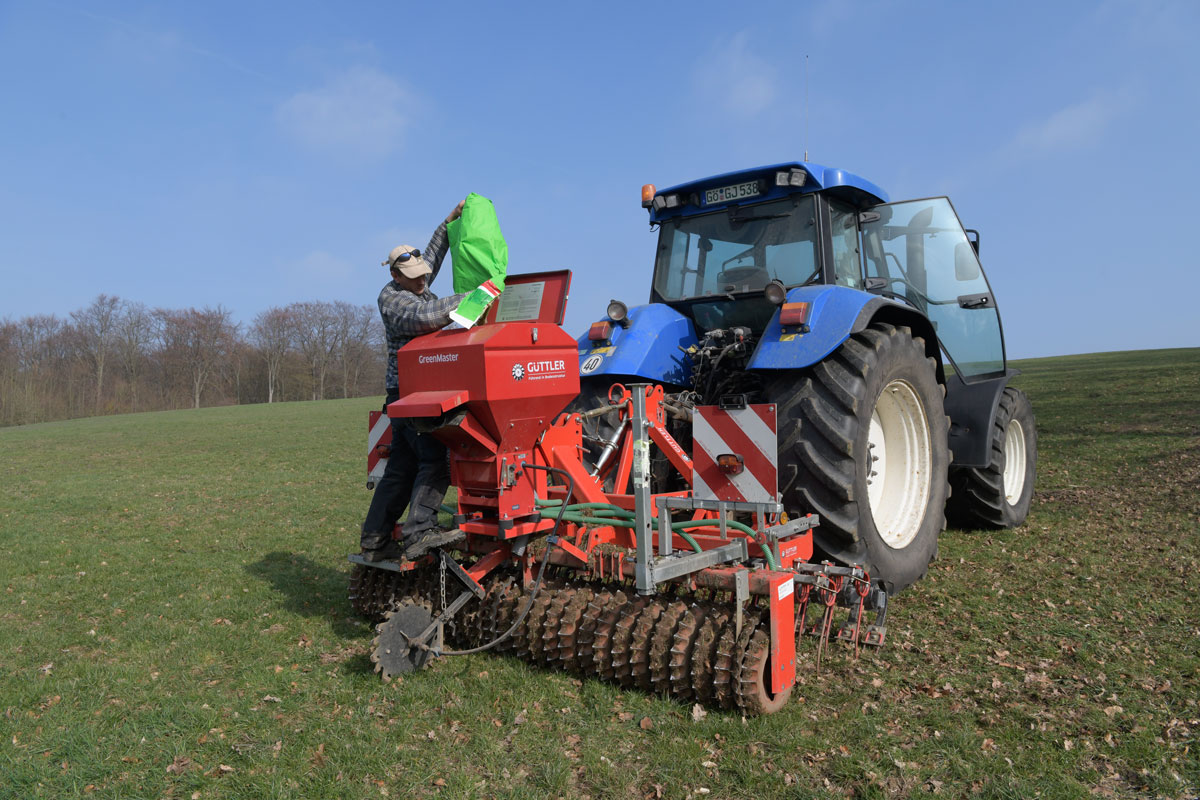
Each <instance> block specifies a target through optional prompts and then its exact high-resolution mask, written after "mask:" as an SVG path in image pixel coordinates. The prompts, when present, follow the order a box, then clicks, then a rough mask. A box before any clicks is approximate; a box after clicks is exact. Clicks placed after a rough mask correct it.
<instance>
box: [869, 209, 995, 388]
mask: <svg viewBox="0 0 1200 800" xmlns="http://www.w3.org/2000/svg"><path fill="white" fill-rule="evenodd" d="M862 245H863V254H864V255H865V257H866V273H865V277H866V280H865V281H864V288H866V289H867V290H868V291H874V292H877V293H878V294H882V295H885V296H888V297H893V298H896V299H899V300H902V301H904V302H906V303H908V304H909V305H911V306H913V307H915V308H916V309H918V310H919V311H921V312H922V313H923V314H925V315H926V316H927V317H929V320H930V321H931V322H932V323H933V326H934V329H935V330H936V331H937V335H938V339H939V340H940V341H941V344H942V348H943V349H944V350H945V352H946V355H947V356H948V357H949V359H950V361H951V363H952V364H953V365H954V368H955V369H956V370H957V371H958V373H959V374H960V375H962V376H963V377H966V378H969V377H972V376H976V375H985V374H989V373H996V372H1002V371H1003V370H1004V340H1003V338H1002V336H1001V333H1000V315H999V313H998V312H997V310H996V302H995V300H994V299H993V298H992V293H991V288H990V287H989V286H988V282H987V278H986V277H985V276H984V274H983V268H982V267H981V266H980V264H979V257H978V256H977V255H976V253H975V250H974V248H972V247H971V243H970V242H969V241H968V239H967V234H966V232H965V231H964V230H963V227H962V223H961V222H959V219H958V214H957V213H955V211H954V207H953V206H952V205H950V200H949V199H948V198H945V197H935V198H932V199H929V200H912V201H909V202H904V203H891V204H888V205H882V206H875V207H874V208H872V209H870V210H869V211H867V212H866V213H864V214H863V215H862Z"/></svg>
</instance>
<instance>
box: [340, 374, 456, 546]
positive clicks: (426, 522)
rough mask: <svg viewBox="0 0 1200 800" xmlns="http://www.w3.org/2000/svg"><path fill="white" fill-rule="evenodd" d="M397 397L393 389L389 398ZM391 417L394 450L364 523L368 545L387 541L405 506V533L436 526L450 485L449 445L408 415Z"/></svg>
mask: <svg viewBox="0 0 1200 800" xmlns="http://www.w3.org/2000/svg"><path fill="white" fill-rule="evenodd" d="M394 399H395V398H394V397H392V396H391V395H390V394H389V395H388V401H389V402H391V401H393V400H394ZM391 423H392V453H391V455H390V456H388V463H387V467H386V468H385V469H384V471H383V477H382V478H380V479H379V483H378V484H377V485H376V486H375V496H374V497H372V498H371V507H370V508H369V509H368V510H367V518H366V519H365V520H363V524H362V539H361V542H362V548H363V549H364V550H378V549H379V548H381V547H383V546H384V545H386V544H387V543H388V541H389V540H390V539H391V538H392V530H393V529H394V528H395V527H396V521H397V520H398V519H400V515H401V514H403V513H404V509H405V508H408V518H407V519H406V520H405V521H404V528H403V537H404V538H405V539H409V538H412V537H413V536H416V535H417V534H421V533H424V532H425V531H427V530H429V529H430V528H434V527H437V515H438V506H440V505H441V504H442V501H443V500H445V499H446V490H447V489H448V488H450V461H449V457H448V455H447V453H446V446H445V445H444V444H442V443H441V442H439V441H438V440H437V439H435V438H434V437H433V436H432V435H430V434H428V433H417V431H416V430H415V429H414V428H413V426H412V423H411V422H409V421H408V420H407V419H395V418H393V419H392V421H391Z"/></svg>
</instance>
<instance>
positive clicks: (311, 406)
mask: <svg viewBox="0 0 1200 800" xmlns="http://www.w3.org/2000/svg"><path fill="white" fill-rule="evenodd" d="M1018 366H1021V367H1022V368H1023V369H1024V370H1025V373H1024V375H1022V376H1021V377H1020V378H1019V379H1018V385H1020V386H1021V387H1023V388H1024V389H1025V390H1026V391H1028V392H1029V394H1030V395H1031V397H1032V399H1033V402H1034V407H1035V410H1036V412H1037V415H1038V428H1039V433H1040V437H1041V439H1040V445H1041V464H1040V475H1039V479H1038V488H1037V494H1036V497H1035V501H1034V503H1035V505H1034V509H1033V512H1032V514H1031V516H1030V518H1029V521H1028V523H1027V524H1026V525H1025V526H1024V527H1022V528H1020V529H1018V530H1014V531H1005V532H1001V533H985V532H973V531H961V530H950V531H947V532H946V533H945V534H944V535H943V537H942V541H941V553H940V558H939V560H938V561H937V562H935V564H934V565H933V567H932V568H931V570H930V574H929V577H928V578H927V579H926V580H925V581H923V582H921V583H920V584H918V585H917V586H916V587H914V588H913V589H912V590H910V591H908V592H906V593H904V594H903V595H901V596H900V597H899V598H897V599H896V601H895V602H894V603H893V604H892V608H891V609H890V617H889V623H890V624H889V646H888V647H886V648H884V649H883V650H882V651H880V652H873V653H866V654H864V655H863V656H862V657H861V658H859V660H858V661H854V660H853V659H852V658H851V657H850V655H849V654H848V653H847V652H846V651H845V650H835V653H834V656H833V657H832V658H831V659H827V660H826V665H825V667H824V669H823V671H822V673H821V674H820V675H813V674H811V672H809V673H808V674H806V675H805V676H804V677H803V683H802V685H800V686H798V687H797V689H796V692H795V694H794V695H793V698H792V702H791V704H790V705H789V706H788V707H787V708H786V709H785V710H784V711H783V712H782V713H779V714H776V715H774V716H770V717H765V718H755V719H745V720H744V719H742V718H741V717H739V716H736V715H730V714H725V713H721V712H718V711H709V712H708V713H707V715H705V716H702V717H700V718H696V717H699V716H700V715H696V717H694V716H693V713H692V709H691V708H689V707H684V706H682V705H679V704H675V703H672V702H668V701H665V700H662V699H658V698H655V697H652V696H648V695H645V694H642V693H638V692H625V691H620V690H618V689H615V688H614V687H612V686H609V685H607V684H604V683H600V682H597V681H592V680H583V681H581V680H577V679H575V678H574V677H573V676H570V675H566V674H558V673H550V672H545V671H541V670H538V669H535V668H532V667H528V666H526V665H525V664H524V663H522V662H519V661H516V660H515V659H511V658H503V657H494V656H488V655H481V656H471V657H466V658H461V659H450V660H444V661H441V662H439V663H437V664H435V666H433V667H432V668H431V669H428V670H426V671H424V672H421V673H417V674H414V675H409V676H406V677H405V678H403V679H402V680H397V681H394V682H393V683H391V684H384V683H382V682H381V681H380V680H379V678H378V676H376V675H375V674H373V673H372V670H371V664H370V661H369V659H368V655H367V650H368V645H369V643H370V639H371V636H372V631H371V629H370V628H369V626H368V625H367V624H365V623H364V622H362V621H360V620H358V619H356V618H354V617H353V616H352V614H351V612H350V609H349V606H348V603H347V601H346V579H347V574H348V564H347V563H346V560H345V555H346V553H348V552H351V551H352V550H354V549H356V545H357V535H358V534H357V526H358V524H359V522H360V521H361V517H362V514H363V513H364V512H365V510H366V504H367V501H368V495H367V492H366V491H365V489H364V488H363V479H364V478H363V460H362V451H363V437H364V417H365V412H366V411H367V410H368V409H369V408H371V407H373V406H375V405H376V403H377V402H378V401H377V400H369V401H368V400H362V401H357V400H356V401H331V402H323V403H292V404H285V405H274V406H265V405H260V406H247V407H239V408H219V409H203V410H199V411H180V412H171V413H159V414H135V415H128V416H120V417H105V418H94V419H85V420H76V421H71V422H64V423H53V424H45V425H36V426H30V427H23V428H10V429H4V430H0V476H2V484H0V587H2V592H3V594H2V596H0V597H2V602H0V612H2V617H0V710H2V716H0V733H2V737H0V797H3V798H9V797H13V798H25V797H44V798H67V797H104V798H162V797H170V798H274V797H280V798H284V797H287V798H291V797H304V798H326V797H340V798H368V797H369V798H378V797H506V798H507V797H581V796H584V797H593V798H601V797H650V798H657V797H666V798H699V797H702V796H707V797H722V798H723V797H808V796H822V797H824V796H829V797H842V796H852V797H893V796H906V795H921V796H923V795H924V794H926V793H928V794H931V795H934V796H943V797H961V796H980V797H1011V798H1018V797H1033V796H1042V797H1055V798H1057V797H1091V796H1100V797H1143V796H1152V797H1158V796H1161V797H1172V798H1174V797H1195V796H1196V795H1197V793H1198V792H1200V755H1198V750H1200V741H1198V735H1200V707H1198V705H1197V704H1198V702H1200V675H1198V669H1200V610H1198V604H1197V602H1196V598H1197V595H1198V594H1200V577H1198V571H1200V521H1198V520H1200V499H1198V498H1200V399H1198V398H1200V350H1195V349H1192V350H1171V351H1155V352H1138V353H1113V354H1103V355H1091V356H1075V357H1066V358H1054V359H1042V360H1037V361H1029V362H1025V363H1023V364H1019V365H1018ZM804 644H805V646H806V648H807V649H805V650H804V651H803V652H802V655H804V654H811V643H810V642H805V643H804Z"/></svg>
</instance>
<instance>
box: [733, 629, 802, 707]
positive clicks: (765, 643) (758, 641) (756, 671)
mask: <svg viewBox="0 0 1200 800" xmlns="http://www.w3.org/2000/svg"><path fill="white" fill-rule="evenodd" d="M770 665H771V637H770V636H768V635H767V633H766V632H765V631H763V630H756V631H754V633H753V635H752V636H751V637H750V642H749V643H748V644H747V645H746V651H745V655H743V656H742V669H741V675H740V677H739V679H738V687H737V705H738V708H740V709H741V710H742V711H743V712H744V713H746V714H749V715H754V714H774V713H775V712H776V711H778V710H779V709H781V708H783V707H784V706H785V705H787V701H788V699H789V698H790V697H791V696H792V687H791V686H789V687H788V688H786V689H784V690H783V691H782V692H780V693H779V694H773V693H772V692H771V670H770Z"/></svg>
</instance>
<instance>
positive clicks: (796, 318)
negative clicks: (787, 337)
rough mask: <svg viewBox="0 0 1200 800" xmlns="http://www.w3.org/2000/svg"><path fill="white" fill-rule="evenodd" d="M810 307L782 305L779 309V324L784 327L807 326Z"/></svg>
mask: <svg viewBox="0 0 1200 800" xmlns="http://www.w3.org/2000/svg"><path fill="white" fill-rule="evenodd" d="M810 309H811V306H810V305H809V304H808V303H784V304H783V307H782V308H780V309H779V324H780V325H783V326H785V327H788V326H792V325H807V324H808V313H809V310H810Z"/></svg>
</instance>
